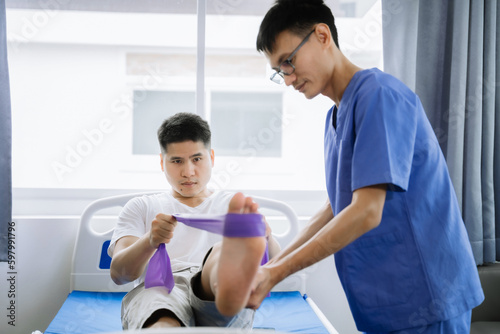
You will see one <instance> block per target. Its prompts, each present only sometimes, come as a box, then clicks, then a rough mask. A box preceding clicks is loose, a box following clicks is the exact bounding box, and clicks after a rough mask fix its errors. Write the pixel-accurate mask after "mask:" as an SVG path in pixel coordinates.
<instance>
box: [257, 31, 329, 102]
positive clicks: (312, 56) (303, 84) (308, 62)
mask: <svg viewBox="0 0 500 334" xmlns="http://www.w3.org/2000/svg"><path fill="white" fill-rule="evenodd" d="M303 39H304V37H303V36H297V35H295V34H293V33H291V32H289V31H283V32H282V33H280V34H279V35H278V36H277V38H276V40H275V46H274V50H273V52H272V53H265V55H266V58H267V60H268V61H269V64H270V65H271V67H272V68H273V69H277V68H279V67H280V65H281V64H282V63H283V61H285V60H286V59H288V58H289V57H290V55H291V54H292V53H293V51H294V50H295V49H296V48H297V46H299V45H300V43H301V42H302V41H303ZM319 46H320V43H318V37H317V32H316V31H315V32H313V33H312V34H311V36H309V39H308V40H307V42H305V43H304V44H303V45H302V46H301V47H300V49H299V50H298V51H297V52H296V54H295V55H294V56H293V58H292V59H291V63H292V65H293V66H294V67H295V70H294V71H293V73H292V74H289V75H284V80H285V82H284V83H285V84H286V85H287V86H293V88H295V89H296V90H297V91H298V92H300V93H302V94H304V95H305V97H306V98H308V99H312V98H313V97H315V96H317V95H318V94H320V93H321V92H322V84H321V82H322V77H321V75H318V71H317V68H319V67H318V65H320V64H319V61H320V58H319V57H318V47H319Z"/></svg>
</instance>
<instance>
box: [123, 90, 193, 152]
mask: <svg viewBox="0 0 500 334" xmlns="http://www.w3.org/2000/svg"><path fill="white" fill-rule="evenodd" d="M194 101H195V94H194V92H175V91H172V92H170V91H168V92H165V91H152V90H150V91H146V90H136V91H134V119H133V121H132V126H133V144H132V154H151V155H158V154H159V153H160V147H159V144H158V137H157V136H156V132H157V131H158V128H159V127H160V124H161V123H162V122H163V121H164V120H165V119H166V118H168V117H170V116H172V115H174V114H176V113H178V112H191V113H194V112H196V108H195V103H194Z"/></svg>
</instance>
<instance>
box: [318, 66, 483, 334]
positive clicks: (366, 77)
mask: <svg viewBox="0 0 500 334" xmlns="http://www.w3.org/2000/svg"><path fill="white" fill-rule="evenodd" d="M334 123H336V124H334ZM324 149H325V168H326V183H327V190H328V196H329V199H330V203H331V206H332V210H333V213H334V215H337V214H338V213H339V212H340V211H342V210H343V209H344V208H345V207H346V206H348V205H349V204H350V203H351V199H352V193H353V191H355V190H356V189H359V188H363V187H367V186H371V185H376V184H387V187H388V191H387V196H386V201H385V205H384V210H383V215H382V221H381V223H380V225H379V226H378V227H377V228H375V229H373V230H372V231H370V232H368V233H366V234H364V235H363V236H361V237H360V238H358V239H357V240H355V241H354V242H353V243H351V244H350V245H348V246H347V247H345V248H344V249H342V250H341V251H339V252H337V253H336V254H335V263H336V266H337V272H338V274H339V277H340V280H341V282H342V285H343V288H344V290H345V293H346V296H347V299H348V301H349V305H350V308H351V311H352V313H353V316H354V319H355V321H356V325H357V327H358V330H360V331H382V332H386V331H394V330H401V329H404V328H412V327H419V326H423V325H425V324H430V323H434V322H438V321H443V320H446V319H449V318H452V317H455V316H458V315H460V314H462V313H464V312H466V311H467V310H470V309H472V308H474V307H475V306H477V305H479V304H480V303H481V302H482V300H483V299H484V295H483V292H482V289H481V284H480V282H479V276H478V274H477V268H476V264H475V262H474V258H473V255H472V250H471V246H470V243H469V239H468V236H467V232H466V230H465V226H464V223H463V221H462V218H461V214H460V209H459V206H458V202H457V198H456V195H455V192H454V189H453V186H452V183H451V180H450V177H449V174H448V169H447V165H446V161H445V159H444V156H443V154H442V152H441V149H440V146H439V143H438V141H437V138H436V136H435V134H434V131H433V130H432V127H431V125H430V123H429V121H428V119H427V117H426V115H425V112H424V110H423V108H422V105H421V103H420V100H419V99H418V97H417V96H416V95H415V93H413V92H412V91H411V90H410V89H409V88H408V87H406V86H405V85H404V84H403V83H401V82H400V81H399V80H397V79H396V78H394V77H392V76H390V75H388V74H386V73H383V72H381V71H380V70H378V69H369V70H363V71H359V72H357V73H356V74H355V75H354V77H353V78H352V79H351V82H350V83H349V85H348V86H347V88H346V90H345V91H344V94H343V97H342V100H341V102H340V105H339V107H338V108H337V106H334V107H333V108H332V109H331V110H330V111H329V112H328V115H327V118H326V126H325V146H324Z"/></svg>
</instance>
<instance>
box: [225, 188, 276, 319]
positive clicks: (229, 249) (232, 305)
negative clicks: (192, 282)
mask: <svg viewBox="0 0 500 334" xmlns="http://www.w3.org/2000/svg"><path fill="white" fill-rule="evenodd" d="M257 208H258V206H257V204H256V203H254V202H253V201H252V199H251V198H249V197H247V198H245V196H244V195H243V194H242V193H237V194H236V195H234V197H233V198H232V199H231V202H230V203H229V210H228V212H229V213H256V212H257ZM265 249H266V240H265V237H250V238H233V237H224V238H223V239H222V249H221V253H220V258H219V266H218V270H217V287H216V289H215V290H216V294H215V305H216V306H217V309H218V310H219V312H220V313H221V314H223V315H225V316H233V315H236V314H237V313H238V312H239V311H241V310H242V309H243V308H244V307H245V306H246V304H247V302H248V298H249V297H250V292H251V284H252V282H253V279H254V277H255V275H256V273H257V270H258V269H259V266H260V262H261V260H262V256H263V255H264V251H265Z"/></svg>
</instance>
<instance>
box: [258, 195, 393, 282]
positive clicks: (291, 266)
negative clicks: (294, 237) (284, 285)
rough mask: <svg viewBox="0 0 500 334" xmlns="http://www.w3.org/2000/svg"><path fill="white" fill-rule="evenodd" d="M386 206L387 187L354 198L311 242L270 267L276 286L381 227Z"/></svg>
mask: <svg viewBox="0 0 500 334" xmlns="http://www.w3.org/2000/svg"><path fill="white" fill-rule="evenodd" d="M384 202H385V186H381V187H374V188H371V189H368V190H367V192H364V194H363V196H362V198H361V199H360V200H358V201H356V200H355V196H353V202H352V203H351V204H350V205H349V206H347V207H346V208H345V209H344V210H342V212H340V213H339V214H338V215H337V216H335V217H334V218H333V219H332V220H331V222H330V223H328V224H327V225H325V226H324V227H323V228H322V229H321V230H319V231H318V232H317V233H316V234H315V235H314V236H313V237H312V238H311V239H310V240H308V241H307V242H305V243H304V244H302V245H301V246H300V247H298V248H296V249H295V250H293V251H292V252H290V253H288V254H287V255H286V256H284V257H280V258H279V259H276V260H274V261H273V262H272V263H270V264H269V265H268V266H267V267H268V268H269V270H270V272H271V280H272V281H273V285H274V284H277V283H278V282H280V281H281V280H283V279H284V278H286V277H287V276H289V275H291V274H293V273H295V272H297V271H299V270H302V269H304V268H306V267H308V266H311V265H313V264H315V263H317V262H319V261H321V260H323V259H325V258H326V257H328V256H330V255H332V254H334V253H336V252H338V251H339V250H341V249H342V248H344V247H345V246H347V245H349V244H350V243H351V242H353V241H354V240H356V239H357V238H359V237H360V236H361V235H363V234H365V233H366V232H368V231H370V230H372V229H373V228H375V227H376V226H378V224H379V223H380V220H381V218H382V210H383V205H384Z"/></svg>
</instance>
